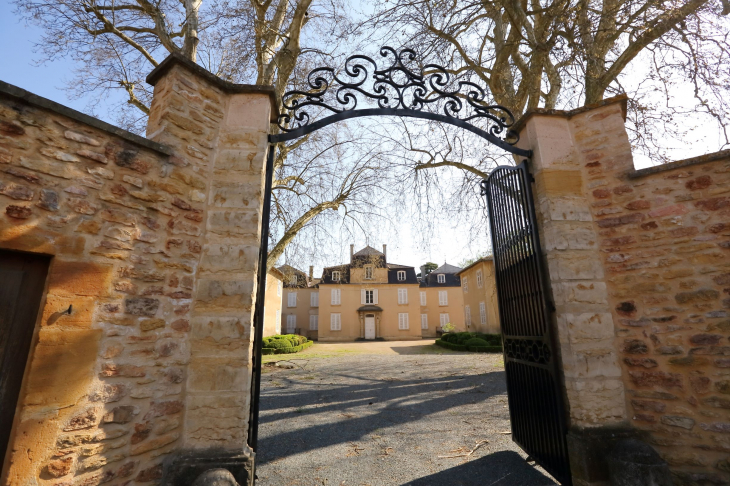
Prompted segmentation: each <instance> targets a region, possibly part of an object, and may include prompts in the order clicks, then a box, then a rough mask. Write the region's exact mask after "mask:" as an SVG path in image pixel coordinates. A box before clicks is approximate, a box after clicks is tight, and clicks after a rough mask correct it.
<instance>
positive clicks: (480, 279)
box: [477, 270, 483, 289]
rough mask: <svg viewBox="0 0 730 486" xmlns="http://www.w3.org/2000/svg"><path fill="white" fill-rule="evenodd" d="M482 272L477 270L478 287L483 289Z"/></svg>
mask: <svg viewBox="0 0 730 486" xmlns="http://www.w3.org/2000/svg"><path fill="white" fill-rule="evenodd" d="M482 283H483V282H482V271H481V270H477V287H479V288H480V289H481V288H482Z"/></svg>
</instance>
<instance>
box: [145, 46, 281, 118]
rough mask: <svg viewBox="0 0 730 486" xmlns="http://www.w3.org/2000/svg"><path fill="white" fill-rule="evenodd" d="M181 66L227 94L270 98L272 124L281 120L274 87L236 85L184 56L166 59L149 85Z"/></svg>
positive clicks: (149, 75) (178, 55)
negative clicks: (253, 94)
mask: <svg viewBox="0 0 730 486" xmlns="http://www.w3.org/2000/svg"><path fill="white" fill-rule="evenodd" d="M176 65H181V66H184V67H185V68H186V69H187V70H189V71H190V72H192V73H193V74H195V75H197V76H200V77H201V78H203V79H205V80H206V81H208V82H209V83H211V84H213V85H215V86H216V87H217V88H219V89H221V90H223V91H224V92H226V93H258V94H265V95H268V96H269V100H270V101H271V120H270V121H271V123H276V121H277V120H278V118H279V99H278V96H276V91H275V90H274V87H273V86H260V85H256V84H236V83H231V82H230V81H226V80H225V79H221V78H219V77H218V76H216V75H215V74H213V73H211V72H210V71H208V70H207V69H205V68H204V67H202V66H200V65H198V64H196V63H194V62H193V61H191V60H190V59H188V58H186V57H184V56H183V55H182V54H178V53H176V52H175V53H172V54H170V55H169V56H167V57H166V58H165V60H164V61H162V62H161V63H160V64H159V65H158V66H157V67H156V68H155V69H153V70H152V72H151V73H149V74H148V75H147V79H146V81H147V84H151V85H152V86H154V85H155V84H157V82H158V81H159V80H160V78H162V76H164V75H165V73H166V72H167V71H169V70H170V69H172V67H173V66H176Z"/></svg>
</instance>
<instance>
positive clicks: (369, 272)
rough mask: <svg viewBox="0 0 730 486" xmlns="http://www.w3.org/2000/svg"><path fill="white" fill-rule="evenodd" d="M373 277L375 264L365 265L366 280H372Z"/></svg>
mask: <svg viewBox="0 0 730 486" xmlns="http://www.w3.org/2000/svg"><path fill="white" fill-rule="evenodd" d="M372 279H373V266H372V265H368V266H366V267H365V280H372Z"/></svg>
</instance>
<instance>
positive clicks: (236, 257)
mask: <svg viewBox="0 0 730 486" xmlns="http://www.w3.org/2000/svg"><path fill="white" fill-rule="evenodd" d="M258 254H259V248H258V246H256V245H241V244H223V243H217V244H214V243H210V244H206V245H203V255H202V257H201V261H200V271H201V272H206V273H219V272H220V273H232V272H233V273H237V272H242V271H245V272H251V271H253V270H254V269H255V268H256V265H257V263H258V256H259V255H258Z"/></svg>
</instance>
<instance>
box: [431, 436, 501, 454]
mask: <svg viewBox="0 0 730 486" xmlns="http://www.w3.org/2000/svg"><path fill="white" fill-rule="evenodd" d="M488 443H489V441H488V440H486V439H485V440H480V441H477V443H476V444H474V448H473V449H472V450H470V451H469V452H466V453H463V454H452V455H449V456H438V458H439V459H453V458H455V457H469V456H471V455H472V454H474V452H475V451H476V450H477V449H479V448H480V447H481V446H483V445H484V444H488ZM462 449H463V448H462ZM456 450H458V449H455V450H454V451H450V452H455V451H456Z"/></svg>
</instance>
